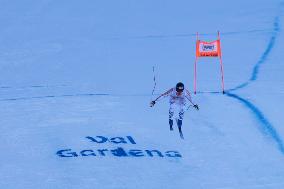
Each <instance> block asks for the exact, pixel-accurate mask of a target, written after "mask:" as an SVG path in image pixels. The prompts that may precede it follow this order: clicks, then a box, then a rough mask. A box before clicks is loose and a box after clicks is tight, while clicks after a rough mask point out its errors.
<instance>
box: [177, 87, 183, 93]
mask: <svg viewBox="0 0 284 189" xmlns="http://www.w3.org/2000/svg"><path fill="white" fill-rule="evenodd" d="M183 90H184V88H183V87H182V86H180V87H176V91H177V92H183Z"/></svg>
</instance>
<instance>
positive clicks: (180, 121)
mask: <svg viewBox="0 0 284 189" xmlns="http://www.w3.org/2000/svg"><path fill="white" fill-rule="evenodd" d="M177 125H178V131H179V136H180V138H182V139H184V138H183V134H182V130H181V126H182V120H180V119H179V120H178V121H177Z"/></svg>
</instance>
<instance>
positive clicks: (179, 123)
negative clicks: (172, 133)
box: [177, 106, 184, 139]
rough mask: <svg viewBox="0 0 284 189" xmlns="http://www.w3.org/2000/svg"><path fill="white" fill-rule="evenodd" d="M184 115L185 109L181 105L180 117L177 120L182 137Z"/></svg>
mask: <svg viewBox="0 0 284 189" xmlns="http://www.w3.org/2000/svg"><path fill="white" fill-rule="evenodd" d="M183 116H184V109H183V107H182V106H180V109H179V118H178V121H177V125H178V130H179V134H180V137H181V138H182V139H183V134H182V130H181V126H182V120H183Z"/></svg>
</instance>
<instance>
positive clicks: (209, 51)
mask: <svg viewBox="0 0 284 189" xmlns="http://www.w3.org/2000/svg"><path fill="white" fill-rule="evenodd" d="M196 38H197V39H196V56H195V63H194V94H196V86H197V61H198V58H199V57H218V58H219V59H220V68H221V84H222V90H223V94H224V93H225V88H224V71H223V63H222V54H221V42H220V33H219V31H218V39H217V40H215V41H211V42H206V41H201V40H199V38H198V33H197V35H196Z"/></svg>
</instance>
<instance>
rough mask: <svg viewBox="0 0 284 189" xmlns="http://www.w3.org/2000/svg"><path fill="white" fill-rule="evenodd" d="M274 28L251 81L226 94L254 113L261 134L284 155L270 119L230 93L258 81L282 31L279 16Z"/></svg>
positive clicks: (247, 102) (249, 103)
mask: <svg viewBox="0 0 284 189" xmlns="http://www.w3.org/2000/svg"><path fill="white" fill-rule="evenodd" d="M273 26H274V27H273V33H272V36H271V37H270V40H269V43H268V45H267V48H266V49H265V51H264V53H263V54H262V56H261V57H260V59H259V61H258V62H257V63H256V65H255V66H254V69H253V72H252V74H251V77H250V79H249V80H248V81H246V82H244V83H242V84H241V85H239V86H237V87H235V88H233V89H229V90H227V91H226V93H225V94H226V95H227V96H228V97H231V98H234V99H236V100H238V101H240V102H241V103H242V104H243V105H245V106H246V107H247V108H248V109H250V110H251V111H252V112H253V114H254V115H255V116H256V118H257V120H259V121H260V122H261V126H262V127H260V130H261V132H262V133H263V134H264V135H265V136H270V138H271V139H273V140H274V141H275V143H276V144H277V146H278V149H279V150H280V152H281V153H282V154H284V143H283V141H282V139H281V137H280V136H279V134H278V133H277V131H276V130H275V128H274V127H273V125H272V124H271V123H270V122H269V121H268V119H267V118H266V117H265V116H264V114H263V113H262V112H261V111H260V110H259V109H258V108H257V107H256V106H255V105H253V103H251V102H249V101H248V100H246V99H244V98H241V97H240V96H238V95H236V94H232V93H230V91H236V90H238V89H241V88H244V87H247V86H248V85H249V84H250V83H252V82H254V81H256V80H257V78H258V74H259V69H260V66H261V65H262V64H264V63H265V62H266V60H267V58H268V56H269V54H270V53H271V51H272V49H273V47H274V45H275V41H276V38H277V36H278V33H279V31H280V27H279V17H278V16H277V17H276V18H275V19H274V24H273Z"/></svg>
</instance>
